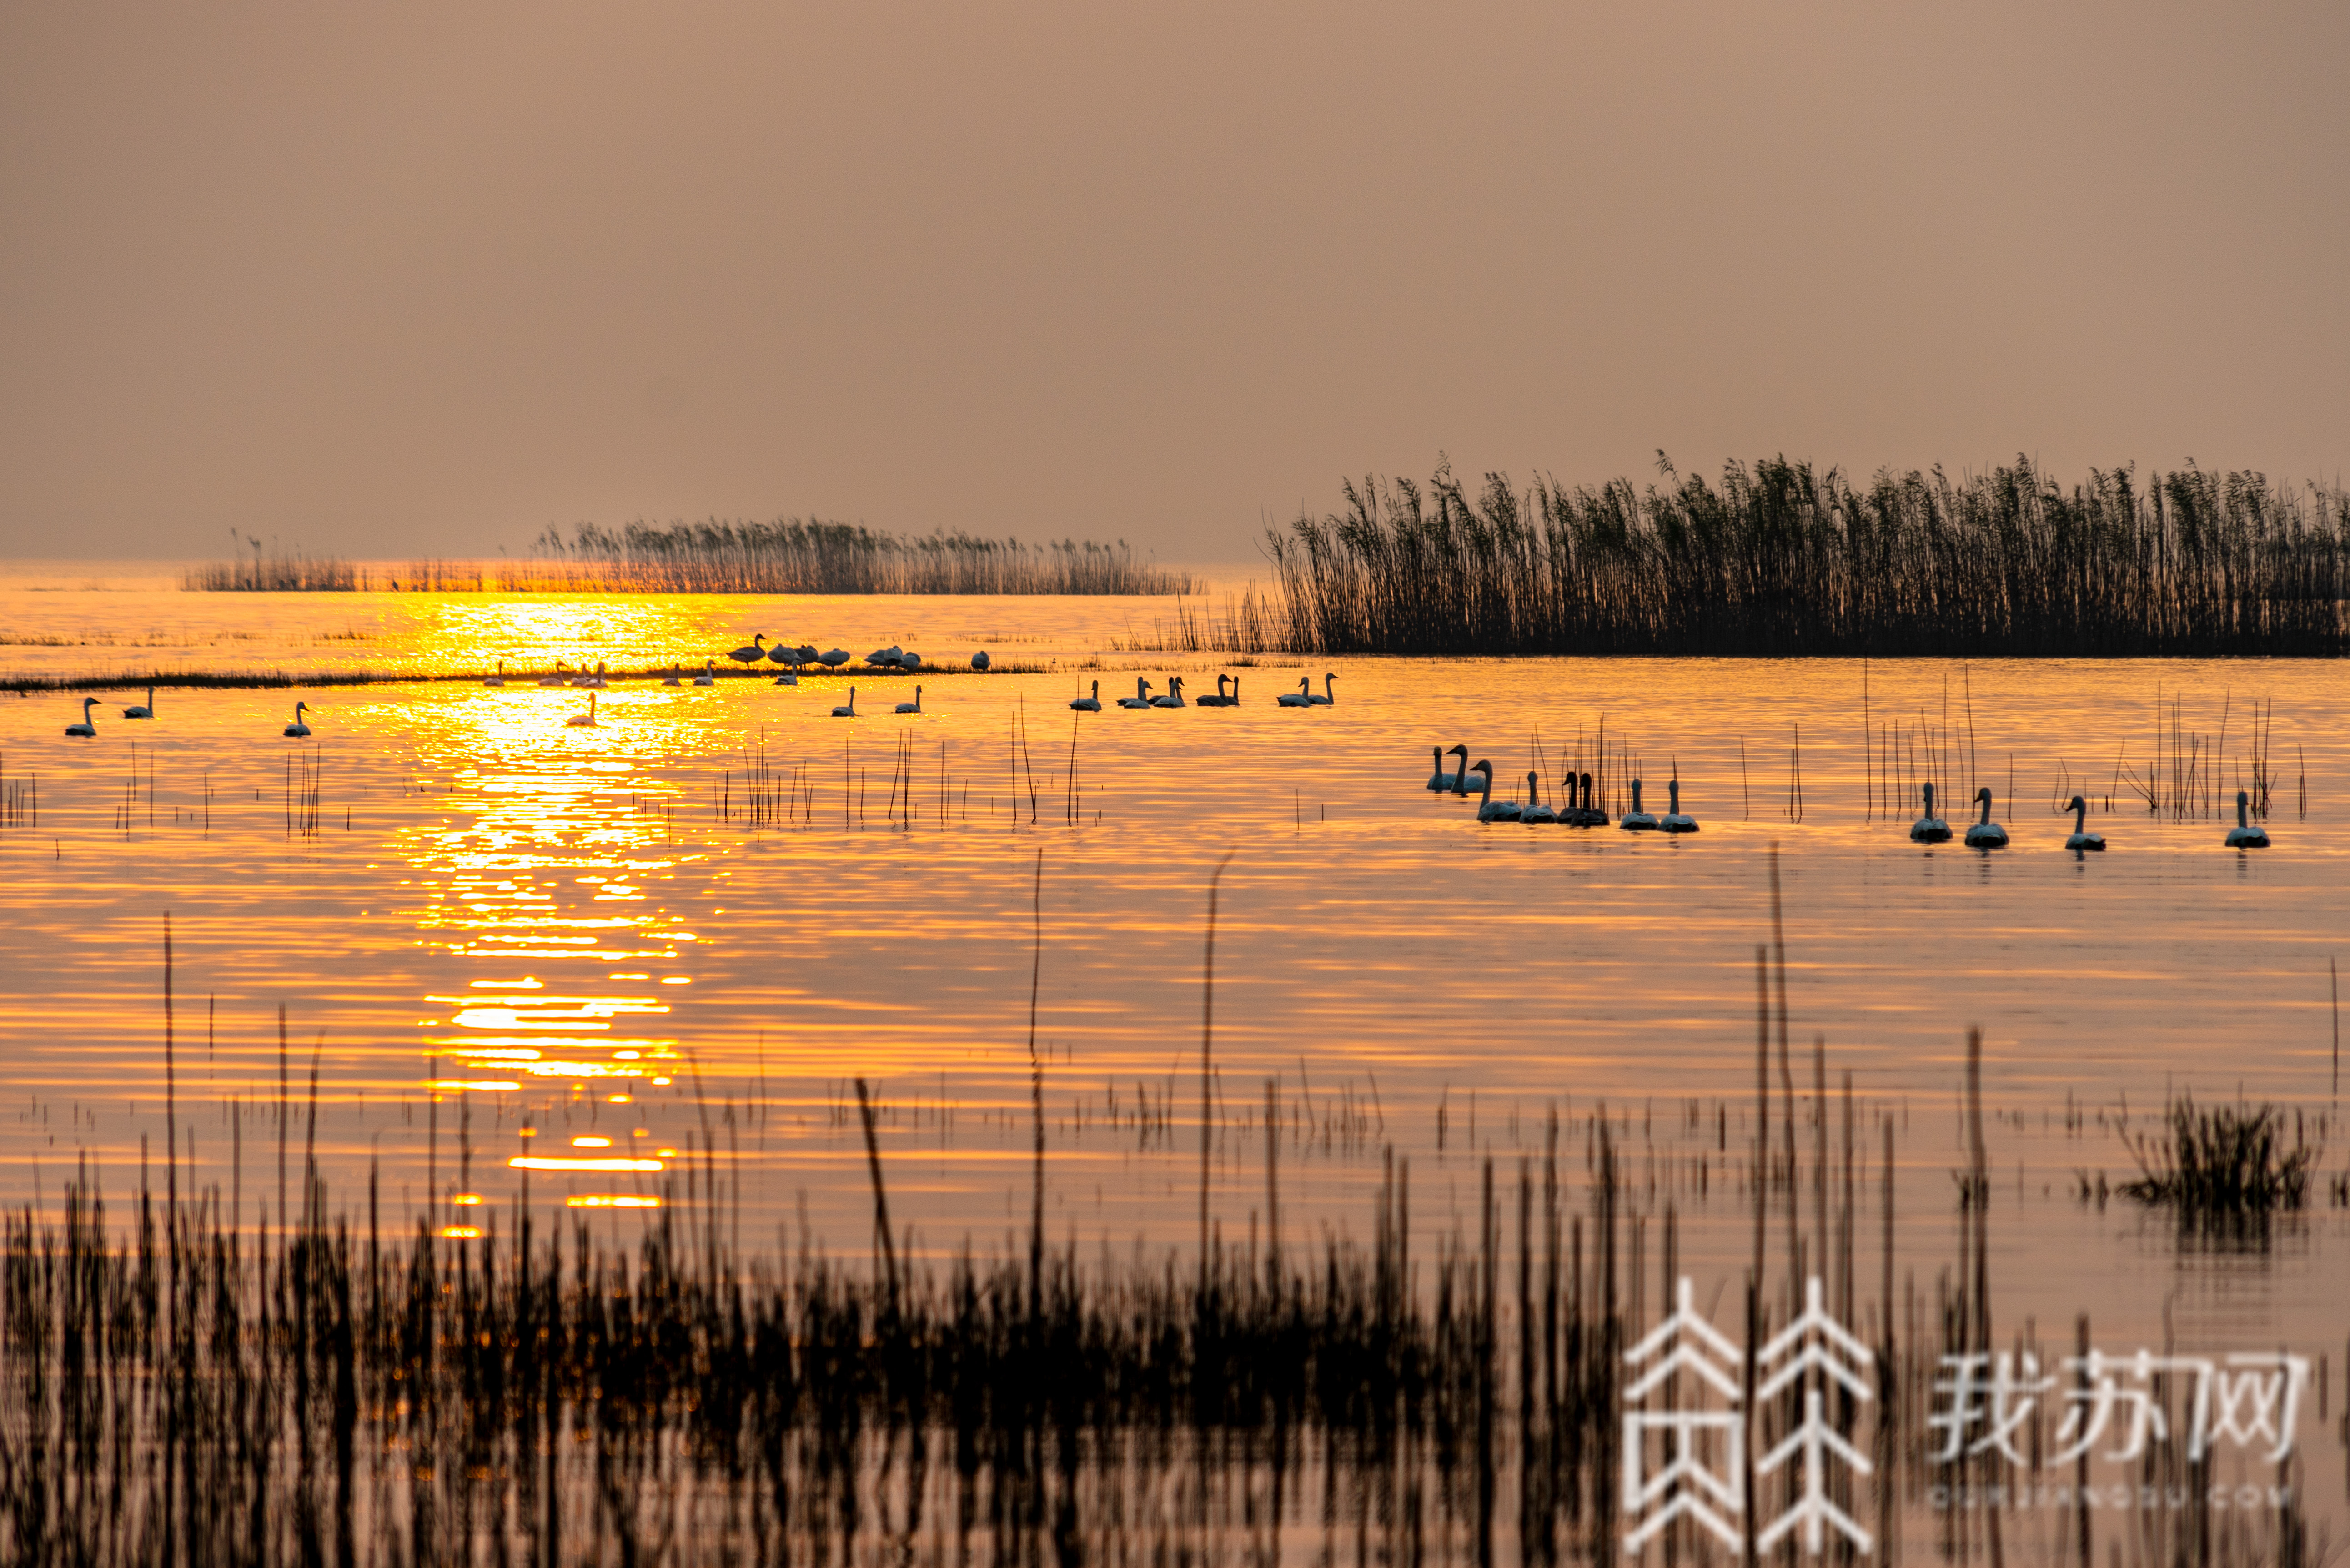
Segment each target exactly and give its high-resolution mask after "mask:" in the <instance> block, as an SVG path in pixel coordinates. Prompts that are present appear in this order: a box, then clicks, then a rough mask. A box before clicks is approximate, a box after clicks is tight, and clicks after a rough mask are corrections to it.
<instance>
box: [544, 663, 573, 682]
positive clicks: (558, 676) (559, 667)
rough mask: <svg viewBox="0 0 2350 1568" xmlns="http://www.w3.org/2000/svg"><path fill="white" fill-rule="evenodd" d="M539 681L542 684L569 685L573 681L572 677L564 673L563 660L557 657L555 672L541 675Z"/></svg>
mask: <svg viewBox="0 0 2350 1568" xmlns="http://www.w3.org/2000/svg"><path fill="white" fill-rule="evenodd" d="M538 683H539V684H540V685H541V686H568V685H569V684H570V683H571V678H570V677H569V676H567V675H566V674H564V673H563V660H561V659H556V661H555V673H554V674H552V675H548V676H543V677H541V678H540V680H539V682H538Z"/></svg>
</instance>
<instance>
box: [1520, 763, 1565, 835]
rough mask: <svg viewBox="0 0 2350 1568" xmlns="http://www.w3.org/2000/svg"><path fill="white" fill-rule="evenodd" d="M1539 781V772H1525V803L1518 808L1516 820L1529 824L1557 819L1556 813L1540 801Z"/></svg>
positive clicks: (1540, 789)
mask: <svg viewBox="0 0 2350 1568" xmlns="http://www.w3.org/2000/svg"><path fill="white" fill-rule="evenodd" d="M1541 781H1542V775H1541V774H1536V773H1531V772H1529V773H1528V774H1526V802H1527V804H1526V805H1523V806H1521V807H1519V808H1518V820H1519V821H1520V822H1523V823H1525V824H1527V825H1529V826H1535V825H1539V824H1542V823H1545V822H1556V821H1557V820H1558V813H1557V812H1555V811H1554V810H1552V809H1551V808H1550V807H1549V806H1546V805H1544V804H1543V803H1542V787H1541Z"/></svg>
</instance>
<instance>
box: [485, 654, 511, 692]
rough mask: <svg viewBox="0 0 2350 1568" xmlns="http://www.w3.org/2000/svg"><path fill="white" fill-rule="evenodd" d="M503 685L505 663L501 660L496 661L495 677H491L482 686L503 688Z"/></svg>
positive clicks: (504, 681)
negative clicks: (496, 670)
mask: <svg viewBox="0 0 2350 1568" xmlns="http://www.w3.org/2000/svg"><path fill="white" fill-rule="evenodd" d="M505 683H506V661H505V660H504V659H499V660H498V672H497V673H496V674H495V675H493V676H491V677H490V678H489V679H488V680H484V681H483V682H482V684H483V685H484V686H504V684H505Z"/></svg>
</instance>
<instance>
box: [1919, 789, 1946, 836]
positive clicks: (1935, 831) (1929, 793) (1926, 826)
mask: <svg viewBox="0 0 2350 1568" xmlns="http://www.w3.org/2000/svg"><path fill="white" fill-rule="evenodd" d="M1922 787H1923V793H1924V794H1925V797H1926V815H1923V816H1921V817H1919V818H1918V820H1917V821H1915V822H1913V823H1911V824H1910V825H1909V836H1910V838H1911V839H1913V840H1914V841H1916V842H1917V843H1919V844H1947V843H1949V842H1950V824H1949V823H1947V822H1944V821H1943V820H1942V819H1941V818H1940V817H1939V816H1936V815H1934V786H1933V785H1932V784H1926V785H1924V786H1922Z"/></svg>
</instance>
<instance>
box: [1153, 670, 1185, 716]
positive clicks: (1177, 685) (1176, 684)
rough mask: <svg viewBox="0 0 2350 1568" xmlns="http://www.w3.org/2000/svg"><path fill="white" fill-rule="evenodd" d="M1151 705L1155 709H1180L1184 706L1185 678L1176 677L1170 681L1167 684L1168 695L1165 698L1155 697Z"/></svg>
mask: <svg viewBox="0 0 2350 1568" xmlns="http://www.w3.org/2000/svg"><path fill="white" fill-rule="evenodd" d="M1150 705H1151V706H1152V707H1153V708H1180V707H1182V706H1183V705H1184V703H1183V678H1182V677H1181V676H1180V675H1178V676H1175V677H1173V678H1172V679H1170V680H1169V681H1168V682H1167V695H1165V696H1164V697H1153V698H1152V699H1151V700H1150Z"/></svg>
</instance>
